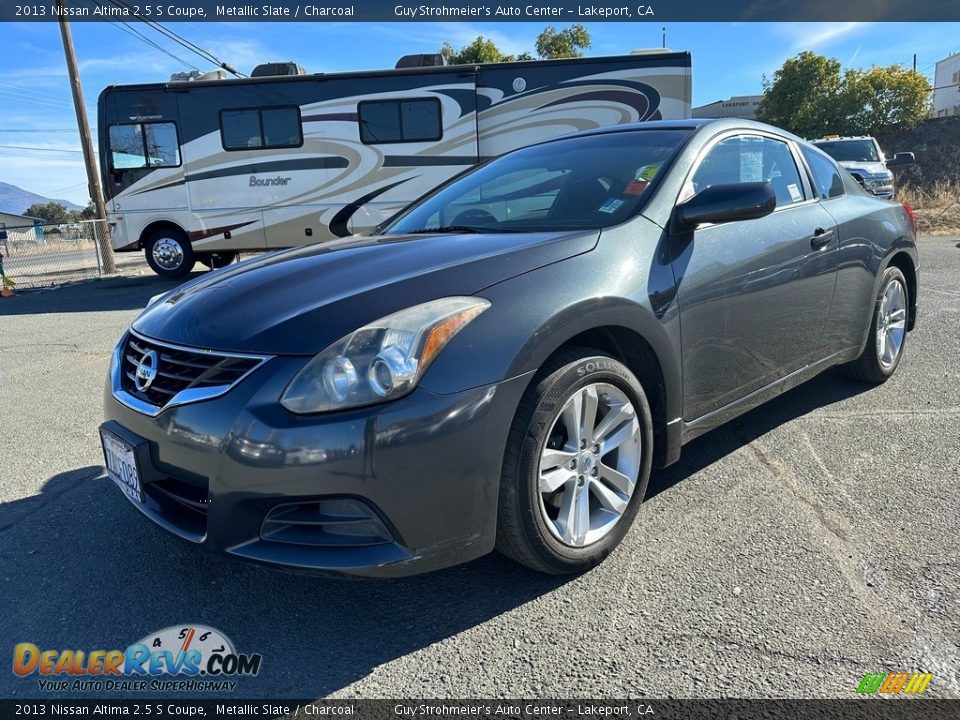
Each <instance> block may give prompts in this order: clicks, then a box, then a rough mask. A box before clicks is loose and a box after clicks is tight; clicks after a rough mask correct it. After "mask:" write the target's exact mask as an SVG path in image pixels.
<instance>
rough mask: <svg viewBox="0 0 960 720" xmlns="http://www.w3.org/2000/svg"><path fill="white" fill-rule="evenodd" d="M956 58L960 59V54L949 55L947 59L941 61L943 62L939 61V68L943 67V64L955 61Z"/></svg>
mask: <svg viewBox="0 0 960 720" xmlns="http://www.w3.org/2000/svg"><path fill="white" fill-rule="evenodd" d="M956 57H960V52H955V53H953V54H952V55H947V56H946V57H945V58H943V59H941V60H937V66H938V67H939V66H940V65H942V64H943V63H945V62H949V61H951V60H953V59H954V58H956Z"/></svg>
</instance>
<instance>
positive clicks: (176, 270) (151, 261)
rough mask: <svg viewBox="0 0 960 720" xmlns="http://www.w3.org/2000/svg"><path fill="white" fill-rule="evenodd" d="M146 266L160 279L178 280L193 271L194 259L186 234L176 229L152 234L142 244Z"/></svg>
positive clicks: (165, 229)
mask: <svg viewBox="0 0 960 720" xmlns="http://www.w3.org/2000/svg"><path fill="white" fill-rule="evenodd" d="M144 253H145V254H146V256H147V264H148V265H150V268H151V269H152V270H153V271H154V272H155V273H156V274H157V275H160V276H161V277H166V278H180V277H183V276H184V275H186V274H187V273H188V272H190V271H191V270H193V266H194V265H195V264H196V258H195V257H194V255H193V246H192V245H190V240H189V239H188V238H187V236H186V234H185V233H184V232H183V231H182V230H179V229H177V228H163V229H161V230H157V231H155V232H153V233H152V234H151V235H150V237H148V238H147V241H146V243H144Z"/></svg>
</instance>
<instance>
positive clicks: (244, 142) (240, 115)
mask: <svg viewBox="0 0 960 720" xmlns="http://www.w3.org/2000/svg"><path fill="white" fill-rule="evenodd" d="M220 135H221V138H222V140H223V149H224V150H251V149H254V150H259V149H263V148H290V147H300V146H301V145H302V144H303V131H302V128H301V125H300V110H299V109H298V108H295V107H284V108H264V109H262V110H224V111H223V112H221V113H220Z"/></svg>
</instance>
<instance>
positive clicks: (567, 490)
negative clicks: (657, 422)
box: [497, 348, 653, 575]
mask: <svg viewBox="0 0 960 720" xmlns="http://www.w3.org/2000/svg"><path fill="white" fill-rule="evenodd" d="M652 453H653V423H652V420H651V415H650V405H649V403H648V402H647V397H646V394H645V393H644V391H643V387H642V386H641V385H640V382H639V381H638V380H637V378H636V377H635V376H634V375H633V373H631V372H630V370H629V369H628V368H627V367H626V366H625V365H623V364H622V363H620V362H619V361H617V360H615V359H613V358H611V357H609V356H607V355H602V354H599V353H598V352H597V351H595V350H591V349H589V348H571V349H568V350H564V351H562V352H560V353H558V354H557V355H556V356H555V357H554V358H552V359H551V360H550V361H549V362H548V363H547V364H545V365H544V367H543V368H542V369H541V370H540V372H539V373H538V375H537V377H536V378H535V379H534V381H533V383H532V384H531V386H530V388H528V390H527V392H526V393H525V394H524V396H523V399H522V400H521V402H520V406H519V408H518V410H517V414H516V416H515V418H514V421H513V424H512V425H511V428H510V434H509V436H508V439H507V446H506V451H505V454H504V462H503V474H502V477H501V481H500V499H499V512H498V516H497V550H499V551H500V552H501V553H503V554H504V555H506V556H507V557H509V558H511V559H513V560H515V561H517V562H519V563H521V564H523V565H526V566H527V567H530V568H533V569H534V570H538V571H540V572H543V573H550V574H555V575H559V574H567V573H580V572H584V571H586V570H589V569H590V568H592V567H594V566H595V565H597V564H599V563H600V562H602V561H603V560H604V559H605V558H606V557H607V556H608V555H609V554H610V553H611V552H612V551H613V549H614V548H615V547H616V546H617V545H618V544H619V543H620V541H621V540H622V539H623V537H624V535H626V533H627V531H628V530H629V529H630V526H631V524H632V523H633V520H634V517H635V516H636V514H637V511H638V509H639V507H640V503H641V501H642V500H643V496H644V493H645V492H646V489H647V483H648V482H649V479H650V466H651V460H652Z"/></svg>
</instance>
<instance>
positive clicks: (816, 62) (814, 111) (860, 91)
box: [757, 51, 931, 138]
mask: <svg viewBox="0 0 960 720" xmlns="http://www.w3.org/2000/svg"><path fill="white" fill-rule="evenodd" d="M763 85H764V91H763V98H762V99H761V100H760V107H759V108H758V109H757V119H758V120H762V121H763V122H768V123H770V124H771V125H777V126H779V127H782V128H784V129H786V130H789V131H791V132H793V133H796V134H797V135H800V136H801V137H807V138H815V137H822V136H823V135H826V134H829V133H836V134H839V135H873V134H876V133H879V132H883V131H885V130H889V129H891V128H893V127H913V126H915V125H916V124H917V123H918V122H920V121H921V120H923V119H924V118H925V117H927V116H928V115H929V112H930V102H931V96H930V91H931V88H930V83H929V82H928V81H927V79H926V78H925V77H924V76H923V75H920V74H919V73H915V72H913V71H912V70H907V69H906V68H904V67H902V66H900V65H891V66H889V67H876V66H874V67H871V68H870V69H869V70H856V69H851V70H847V71H846V72H844V73H842V74H841V72H840V62H839V61H838V60H836V59H834V58H826V57H824V56H823V55H817V54H816V53H813V52H810V51H805V52H802V53H800V54H799V55H797V56H796V57H793V58H790V59H788V60H787V61H786V62H784V63H783V65H782V66H781V67H780V69H779V70H777V71H776V72H775V73H774V74H773V81H772V82H770V81H768V80H767V79H766V78H764V82H763Z"/></svg>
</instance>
